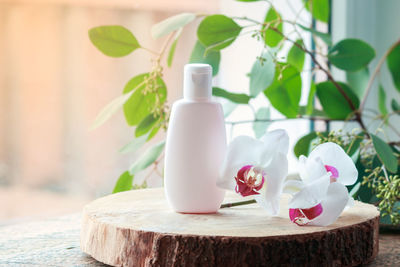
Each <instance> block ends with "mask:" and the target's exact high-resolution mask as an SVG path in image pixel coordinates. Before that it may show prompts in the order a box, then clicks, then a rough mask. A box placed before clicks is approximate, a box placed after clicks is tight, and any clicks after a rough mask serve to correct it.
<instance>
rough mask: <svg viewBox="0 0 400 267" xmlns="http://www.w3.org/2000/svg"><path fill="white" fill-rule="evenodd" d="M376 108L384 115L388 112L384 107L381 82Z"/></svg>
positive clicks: (383, 92) (384, 101)
mask: <svg viewBox="0 0 400 267" xmlns="http://www.w3.org/2000/svg"><path fill="white" fill-rule="evenodd" d="M378 108H379V111H380V112H381V113H382V115H386V114H387V113H388V111H387V108H386V93H385V89H383V87H382V85H381V84H380V85H379V92H378Z"/></svg>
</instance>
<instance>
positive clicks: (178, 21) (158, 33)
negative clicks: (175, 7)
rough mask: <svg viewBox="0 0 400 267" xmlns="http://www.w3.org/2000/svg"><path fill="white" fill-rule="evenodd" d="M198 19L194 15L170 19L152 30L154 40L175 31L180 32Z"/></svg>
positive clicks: (177, 16)
mask: <svg viewBox="0 0 400 267" xmlns="http://www.w3.org/2000/svg"><path fill="white" fill-rule="evenodd" d="M195 18H196V15H195V14H193V13H181V14H178V15H175V16H172V17H169V18H167V19H165V20H163V21H161V22H159V23H157V24H156V25H154V26H153V27H152V28H151V36H152V37H153V38H154V39H158V38H160V37H162V36H165V35H167V34H169V33H171V32H173V31H176V30H178V29H179V28H182V27H184V26H186V25H187V24H189V23H190V22H192V21H193V20H194V19H195Z"/></svg>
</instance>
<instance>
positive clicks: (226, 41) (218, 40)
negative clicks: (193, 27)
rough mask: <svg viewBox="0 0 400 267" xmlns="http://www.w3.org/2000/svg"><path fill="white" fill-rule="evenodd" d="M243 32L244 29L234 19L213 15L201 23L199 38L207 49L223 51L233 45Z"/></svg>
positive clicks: (198, 31) (198, 30) (198, 29)
mask: <svg viewBox="0 0 400 267" xmlns="http://www.w3.org/2000/svg"><path fill="white" fill-rule="evenodd" d="M241 30H242V27H240V26H239V25H238V24H237V23H236V22H234V21H233V19H231V18H228V17H227V16H224V15H211V16H207V17H205V18H204V19H203V21H202V22H201V23H200V25H199V27H198V28H197V37H198V38H199V40H200V42H201V43H202V44H203V45H204V46H205V47H212V49H213V50H221V49H223V48H225V47H227V46H229V45H230V44H231V43H233V41H235V39H236V37H237V36H238V35H239V33H240V31H241Z"/></svg>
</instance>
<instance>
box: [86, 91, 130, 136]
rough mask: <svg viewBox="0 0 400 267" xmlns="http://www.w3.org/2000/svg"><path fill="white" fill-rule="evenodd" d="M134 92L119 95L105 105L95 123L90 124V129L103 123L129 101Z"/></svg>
mask: <svg viewBox="0 0 400 267" xmlns="http://www.w3.org/2000/svg"><path fill="white" fill-rule="evenodd" d="M131 95H132V93H130V94H125V95H121V96H118V97H117V98H115V99H114V100H113V101H111V102H110V103H109V104H108V105H107V106H105V107H104V108H103V109H102V110H101V111H100V113H99V114H98V115H97V117H96V119H95V120H94V122H93V124H92V125H91V126H90V130H94V129H96V128H97V127H99V126H101V125H103V124H104V123H105V122H106V121H107V120H108V119H109V118H111V116H112V115H114V113H115V112H117V111H118V110H119V109H120V108H122V106H123V105H124V104H125V103H126V102H127V101H128V99H129V97H131Z"/></svg>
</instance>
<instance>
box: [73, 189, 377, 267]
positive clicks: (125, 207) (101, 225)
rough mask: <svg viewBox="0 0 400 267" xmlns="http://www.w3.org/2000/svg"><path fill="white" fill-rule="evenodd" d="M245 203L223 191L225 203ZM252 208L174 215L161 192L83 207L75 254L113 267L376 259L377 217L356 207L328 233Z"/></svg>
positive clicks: (147, 191)
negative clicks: (78, 248) (86, 255)
mask: <svg viewBox="0 0 400 267" xmlns="http://www.w3.org/2000/svg"><path fill="white" fill-rule="evenodd" d="M243 200H246V198H243V197H240V196H238V195H237V194H234V193H230V192H229V193H227V194H226V196H225V201H224V202H225V203H226V202H235V201H243ZM288 200H289V196H287V195H283V197H282V200H281V212H280V214H279V216H275V217H270V216H268V215H267V214H266V213H265V212H264V210H263V209H262V208H260V207H259V206H258V204H251V205H246V206H237V207H232V208H224V209H220V210H219V211H218V213H216V214H202V215H200V214H199V215H195V214H180V213H175V212H174V211H172V210H171V209H170V208H169V207H168V204H167V201H166V199H165V196H164V191H163V189H162V188H159V189H143V190H134V191H128V192H122V193H118V194H113V195H109V196H106V197H103V198H100V199H97V200H95V201H93V202H92V203H90V204H88V205H87V206H86V207H85V209H84V211H83V217H82V228H81V249H82V251H83V252H85V253H87V254H89V255H91V256H92V257H93V258H95V259H96V260H98V261H100V262H103V263H106V264H109V265H113V266H230V267H231V266H358V265H362V264H366V263H369V262H371V261H372V260H373V259H374V258H375V257H376V255H377V253H378V237H379V212H378V210H377V209H376V208H375V207H374V206H373V205H369V204H365V203H361V202H358V201H356V202H355V205H354V206H353V207H352V208H350V209H348V210H346V211H344V212H343V213H342V215H341V216H340V218H339V219H338V220H337V221H336V222H335V223H334V224H332V225H330V226H328V227H316V226H303V227H300V226H297V225H296V224H294V223H292V222H290V220H289V217H288V209H287V203H288Z"/></svg>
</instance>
